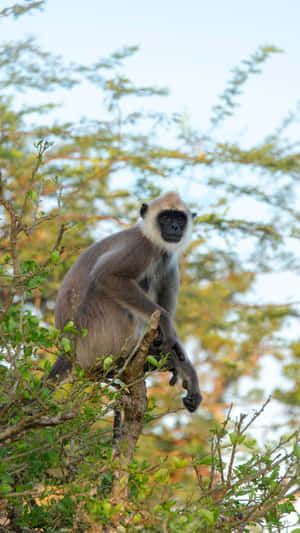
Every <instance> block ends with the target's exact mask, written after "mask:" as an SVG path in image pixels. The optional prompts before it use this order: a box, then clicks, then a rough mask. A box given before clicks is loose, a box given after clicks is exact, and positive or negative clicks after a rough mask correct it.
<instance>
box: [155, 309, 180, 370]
mask: <svg viewBox="0 0 300 533" xmlns="http://www.w3.org/2000/svg"><path fill="white" fill-rule="evenodd" d="M159 329H160V339H161V342H160V349H161V351H162V353H164V354H167V353H171V352H172V351H174V352H176V354H177V357H178V359H179V360H180V361H184V360H185V352H184V349H183V347H182V345H181V343H180V341H179V339H178V335H177V333H176V329H175V328H174V326H173V324H172V321H171V318H170V315H169V314H168V313H162V314H161V317H160V323H159Z"/></svg>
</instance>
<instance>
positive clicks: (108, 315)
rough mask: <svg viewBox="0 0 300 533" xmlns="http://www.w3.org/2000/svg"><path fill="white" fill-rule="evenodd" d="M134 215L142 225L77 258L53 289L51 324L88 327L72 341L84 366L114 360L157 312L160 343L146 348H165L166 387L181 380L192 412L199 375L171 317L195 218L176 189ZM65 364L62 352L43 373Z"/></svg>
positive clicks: (59, 370) (58, 373) (56, 374)
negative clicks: (180, 265)
mask: <svg viewBox="0 0 300 533" xmlns="http://www.w3.org/2000/svg"><path fill="white" fill-rule="evenodd" d="M140 214H141V217H142V220H141V222H139V223H137V224H136V225H135V226H133V227H131V228H129V229H126V230H124V231H121V232H119V233H115V234H113V235H111V236H109V237H107V238H105V239H103V240H101V241H100V242H97V243H95V244H93V245H92V246H90V247H89V248H88V249H87V250H86V251H85V252H83V253H82V254H81V255H80V256H79V258H78V259H77V261H76V262H75V263H74V265H73V266H72V267H71V269H70V270H69V272H68V273H67V274H66V276H65V278H64V280H63V282H62V284H61V287H60V289H59V291H58V295H57V301H56V308H55V324H56V327H57V328H58V329H60V330H63V328H64V327H65V325H66V324H67V323H68V322H69V321H71V320H72V321H74V324H75V327H76V328H77V329H78V330H79V331H81V330H83V329H86V330H87V331H88V333H87V335H86V336H85V337H81V336H80V337H78V339H77V340H76V359H77V361H78V363H79V365H80V366H81V367H82V368H84V369H88V368H92V367H93V366H94V365H95V364H96V363H99V358H103V357H104V356H105V355H106V356H107V355H111V356H113V358H114V360H115V361H118V360H119V359H120V354H121V353H122V352H123V354H124V348H126V353H127V355H128V354H129V353H130V350H132V349H133V347H134V346H135V345H136V342H137V340H138V338H139V337H140V335H141V333H142V332H143V330H145V326H146V323H147V321H148V320H149V318H150V316H151V315H152V313H153V312H154V311H155V310H157V309H158V310H159V311H160V323H159V332H160V335H159V341H156V343H154V345H153V346H152V348H153V350H151V349H150V352H149V353H151V354H153V353H154V354H155V355H156V356H157V358H158V359H159V357H160V356H161V354H168V353H169V356H168V358H167V364H166V368H167V369H168V370H170V371H171V372H172V373H173V377H172V378H171V380H170V384H171V385H174V384H175V383H176V381H177V378H178V377H180V378H181V380H182V384H183V387H184V388H185V389H186V390H187V395H186V396H185V397H184V398H183V403H184V405H185V407H186V408H187V409H188V410H189V411H190V412H193V411H195V410H196V409H197V407H198V406H199V404H200V402H201V400H202V397H201V393H200V389H199V384H198V378H197V374H196V371H195V369H194V367H193V365H192V364H191V362H190V361H189V359H188V357H187V355H186V353H185V351H184V348H183V346H182V344H181V342H180V340H179V338H178V335H177V332H176V330H175V327H174V323H173V320H174V314H175V310H176V305H177V296H178V290H179V284H180V279H179V269H178V255H179V253H180V252H181V251H182V250H183V249H184V248H185V247H186V245H187V244H188V243H189V241H190V238H191V232H192V220H193V218H194V216H195V215H194V214H193V213H191V211H190V210H189V208H188V207H187V206H186V204H185V203H184V202H183V201H182V200H181V198H180V197H179V195H178V194H176V193H174V192H169V193H167V194H165V195H164V196H162V197H160V198H157V199H155V200H153V201H152V202H150V203H149V204H143V205H142V207H141V210H140ZM123 357H124V355H123ZM132 364H134V362H133V363H132ZM70 369H71V362H70V361H69V360H67V359H66V358H65V357H64V356H62V355H60V356H59V357H58V359H57V360H56V362H55V363H54V365H53V366H52V368H51V370H50V374H49V378H50V379H53V380H55V379H61V378H62V377H63V376H64V375H65V374H66V373H67V372H68V371H69V370H70Z"/></svg>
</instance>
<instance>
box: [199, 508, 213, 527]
mask: <svg viewBox="0 0 300 533" xmlns="http://www.w3.org/2000/svg"><path fill="white" fill-rule="evenodd" d="M199 515H200V516H202V518H204V520H205V522H206V523H207V524H208V525H209V526H213V525H214V523H215V519H214V513H212V511H209V510H208V509H199Z"/></svg>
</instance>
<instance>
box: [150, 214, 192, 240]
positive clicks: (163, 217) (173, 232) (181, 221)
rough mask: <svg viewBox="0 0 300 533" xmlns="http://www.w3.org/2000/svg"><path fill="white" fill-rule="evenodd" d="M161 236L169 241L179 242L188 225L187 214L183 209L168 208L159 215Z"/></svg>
mask: <svg viewBox="0 0 300 533" xmlns="http://www.w3.org/2000/svg"><path fill="white" fill-rule="evenodd" d="M157 221H158V224H159V227H160V231H161V236H162V238H163V239H164V240H165V241H167V242H179V241H180V240H181V238H182V236H183V233H184V229H185V227H186V225H187V216H186V214H185V213H184V212H183V211H174V210H173V209H167V210H165V211H161V212H160V213H159V215H158V217H157Z"/></svg>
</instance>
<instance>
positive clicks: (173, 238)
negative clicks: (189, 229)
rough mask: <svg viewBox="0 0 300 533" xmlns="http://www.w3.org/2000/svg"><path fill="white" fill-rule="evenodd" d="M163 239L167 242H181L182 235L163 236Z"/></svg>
mask: <svg viewBox="0 0 300 533" xmlns="http://www.w3.org/2000/svg"><path fill="white" fill-rule="evenodd" d="M163 238H164V240H165V241H166V242H179V241H180V240H181V235H170V234H169V235H163Z"/></svg>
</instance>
